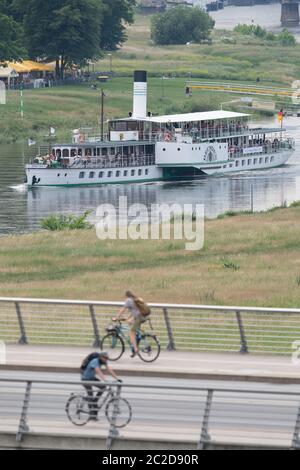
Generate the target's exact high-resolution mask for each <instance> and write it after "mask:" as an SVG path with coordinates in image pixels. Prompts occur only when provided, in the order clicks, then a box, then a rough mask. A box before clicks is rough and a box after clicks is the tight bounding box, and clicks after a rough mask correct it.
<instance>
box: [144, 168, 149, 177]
mask: <svg viewBox="0 0 300 470" xmlns="http://www.w3.org/2000/svg"><path fill="white" fill-rule="evenodd" d="M145 175H146V176H148V175H149V170H148V168H146V170H145Z"/></svg>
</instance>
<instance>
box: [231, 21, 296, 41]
mask: <svg viewBox="0 0 300 470" xmlns="http://www.w3.org/2000/svg"><path fill="white" fill-rule="evenodd" d="M234 31H235V32H236V33H239V34H242V35H244V36H255V37H257V38H260V39H265V40H267V41H278V42H279V44H280V45H281V46H295V45H296V39H295V36H294V35H293V34H292V33H290V32H289V31H288V30H287V29H286V28H285V29H283V30H282V31H281V33H279V34H277V35H276V34H273V33H268V31H267V30H266V29H263V28H262V27H261V26H258V25H253V24H252V25H247V24H238V25H237V26H236V27H235V28H234Z"/></svg>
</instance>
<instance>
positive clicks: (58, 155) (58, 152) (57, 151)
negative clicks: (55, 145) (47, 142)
mask: <svg viewBox="0 0 300 470" xmlns="http://www.w3.org/2000/svg"><path fill="white" fill-rule="evenodd" d="M56 157H57V158H60V157H61V150H60V149H57V150H56Z"/></svg>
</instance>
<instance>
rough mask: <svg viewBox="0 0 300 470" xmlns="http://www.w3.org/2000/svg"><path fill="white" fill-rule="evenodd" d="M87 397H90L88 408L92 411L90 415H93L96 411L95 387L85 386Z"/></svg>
mask: <svg viewBox="0 0 300 470" xmlns="http://www.w3.org/2000/svg"><path fill="white" fill-rule="evenodd" d="M83 386H84V388H85V390H86V393H87V396H88V406H89V410H90V415H91V414H93V411H94V394H93V387H92V386H91V385H83Z"/></svg>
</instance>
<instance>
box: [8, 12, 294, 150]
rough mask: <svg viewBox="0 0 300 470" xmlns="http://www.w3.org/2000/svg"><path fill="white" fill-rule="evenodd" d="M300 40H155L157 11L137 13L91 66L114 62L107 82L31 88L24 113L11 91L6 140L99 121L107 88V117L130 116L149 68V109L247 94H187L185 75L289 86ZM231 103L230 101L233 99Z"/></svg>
mask: <svg viewBox="0 0 300 470" xmlns="http://www.w3.org/2000/svg"><path fill="white" fill-rule="evenodd" d="M299 54H300V45H297V46H295V47H280V46H278V44H276V43H273V44H272V43H271V42H270V41H264V40H262V39H258V38H255V37H249V36H241V35H238V34H236V33H233V32H232V31H231V32H228V31H222V30H216V31H214V33H213V42H212V44H211V45H209V44H202V45H199V44H190V45H188V46H163V47H162V46H154V45H153V44H152V42H151V38H150V16H142V15H137V17H136V21H135V23H134V25H132V26H130V27H129V28H128V41H127V42H126V43H125V45H124V47H123V48H121V49H120V50H119V51H117V52H114V53H112V55H111V56H107V55H106V56H105V57H104V59H103V60H101V61H99V62H98V63H96V64H94V65H92V66H91V67H92V69H90V70H94V71H96V72H97V71H99V74H100V72H101V71H102V72H103V71H107V70H109V69H110V67H111V69H112V72H113V73H114V78H112V79H111V80H110V81H108V82H107V83H99V82H95V84H96V86H97V89H94V88H91V83H88V82H86V83H84V84H82V85H80V86H64V87H58V88H53V89H42V90H28V91H26V90H25V91H24V118H21V113H20V93H19V91H11V92H8V94H7V104H6V105H5V106H0V144H1V143H12V142H20V141H22V140H23V141H25V142H27V139H28V138H29V137H30V138H32V139H34V140H38V141H39V142H45V135H46V134H47V133H48V132H49V127H50V126H51V127H55V128H56V130H57V140H58V141H69V140H70V131H71V129H76V128H78V127H80V126H84V127H86V126H90V127H97V126H98V127H99V119H100V89H101V88H102V89H103V90H104V92H105V95H106V99H105V119H110V118H115V117H123V116H126V115H127V114H128V112H129V111H132V74H133V71H134V70H136V69H144V70H147V71H148V72H149V76H150V77H151V78H150V80H149V106H148V108H149V110H150V111H151V112H153V113H155V114H171V113H176V112H192V111H208V110H212V109H218V108H220V106H221V103H223V102H225V101H229V100H233V99H238V98H239V96H240V95H229V94H225V93H211V92H201V93H200V92H195V93H194V95H193V97H192V98H191V99H187V98H186V96H185V84H186V80H189V79H190V78H197V80H199V79H203V80H216V81H218V80H222V81H224V80H229V81H234V80H235V81H241V82H243V83H247V84H254V83H255V84H257V83H256V80H257V78H258V77H259V80H260V84H261V85H263V84H266V85H268V86H270V85H274V86H275V85H280V84H283V85H284V86H289V85H291V83H292V82H293V81H294V80H295V79H298V77H299V75H300V66H299V61H298V58H299ZM162 77H165V79H162ZM227 107H228V105H227Z"/></svg>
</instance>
